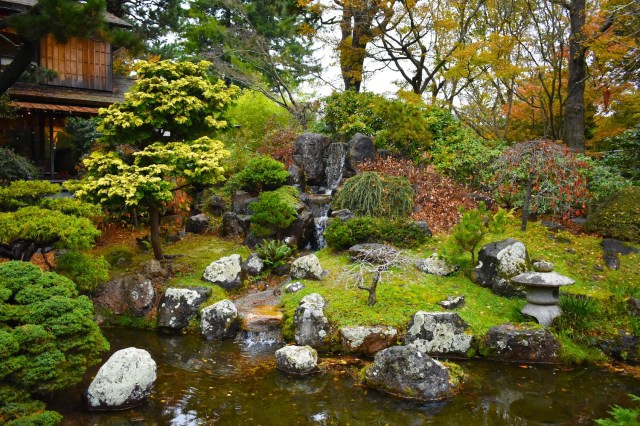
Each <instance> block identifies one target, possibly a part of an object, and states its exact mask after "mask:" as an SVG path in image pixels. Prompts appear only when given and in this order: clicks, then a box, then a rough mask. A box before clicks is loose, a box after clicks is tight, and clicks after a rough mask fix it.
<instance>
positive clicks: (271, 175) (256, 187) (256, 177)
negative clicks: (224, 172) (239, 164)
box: [225, 156, 289, 194]
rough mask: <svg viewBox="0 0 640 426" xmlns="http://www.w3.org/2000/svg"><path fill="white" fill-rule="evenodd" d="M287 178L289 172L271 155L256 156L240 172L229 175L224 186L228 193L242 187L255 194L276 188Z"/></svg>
mask: <svg viewBox="0 0 640 426" xmlns="http://www.w3.org/2000/svg"><path fill="white" fill-rule="evenodd" d="M288 178H289V172H287V171H286V170H285V168H284V164H282V163H281V162H279V161H276V160H274V159H273V158H271V157H266V156H258V157H255V158H252V159H251V160H250V161H249V164H247V166H246V167H245V168H244V169H242V170H241V171H240V172H238V173H236V174H235V175H233V176H231V177H230V178H229V180H228V181H227V184H226V185H225V188H226V190H227V191H228V192H230V193H233V192H234V191H236V190H238V189H244V190H246V191H249V192H251V193H254V194H256V193H259V192H260V191H263V190H274V189H277V188H279V187H280V186H282V185H284V184H285V182H286V181H287V179H288Z"/></svg>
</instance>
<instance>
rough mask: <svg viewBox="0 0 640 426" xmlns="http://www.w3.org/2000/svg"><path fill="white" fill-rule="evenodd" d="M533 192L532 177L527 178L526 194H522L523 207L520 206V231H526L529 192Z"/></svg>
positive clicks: (529, 201)
mask: <svg viewBox="0 0 640 426" xmlns="http://www.w3.org/2000/svg"><path fill="white" fill-rule="evenodd" d="M532 191H533V176H529V181H528V182H527V192H526V194H524V205H523V206H522V223H521V224H520V230H521V231H526V230H527V221H528V220H529V206H530V205H531V192H532Z"/></svg>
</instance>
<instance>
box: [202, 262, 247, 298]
mask: <svg viewBox="0 0 640 426" xmlns="http://www.w3.org/2000/svg"><path fill="white" fill-rule="evenodd" d="M241 272H242V259H241V258H240V255H239V254H232V255H231V256H226V257H222V258H220V259H218V260H216V261H214V262H211V264H210V265H209V266H207V268H206V269H205V270H204V273H203V274H202V279H203V280H204V281H207V282H210V283H213V284H217V285H219V286H220V287H222V288H224V289H225V290H235V289H237V288H238V287H240V284H242V281H241V279H240V273H241Z"/></svg>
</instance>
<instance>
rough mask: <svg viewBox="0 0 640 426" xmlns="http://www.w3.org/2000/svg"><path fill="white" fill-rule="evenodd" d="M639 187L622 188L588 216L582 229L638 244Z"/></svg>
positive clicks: (639, 220) (639, 233)
mask: <svg viewBox="0 0 640 426" xmlns="http://www.w3.org/2000/svg"><path fill="white" fill-rule="evenodd" d="M639 198H640V186H630V187H627V188H622V189H620V190H619V191H617V192H616V193H614V194H613V195H612V196H611V197H609V198H608V199H606V200H605V201H604V202H603V203H602V204H601V205H600V207H599V208H598V209H597V210H596V211H595V213H593V214H592V215H591V216H589V219H588V220H587V222H586V223H585V225H584V227H585V229H586V230H587V231H589V232H597V233H599V234H602V235H604V236H605V237H611V238H616V239H618V240H623V241H631V242H634V243H640V203H638V199H639Z"/></svg>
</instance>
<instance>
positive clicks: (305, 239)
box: [283, 210, 316, 249]
mask: <svg viewBox="0 0 640 426" xmlns="http://www.w3.org/2000/svg"><path fill="white" fill-rule="evenodd" d="M315 232H316V225H315V222H314V220H313V213H311V212H310V211H309V210H303V211H302V212H300V213H298V218H297V219H296V220H294V221H293V223H292V224H291V226H289V228H287V230H286V231H285V232H284V233H283V235H286V236H287V237H293V238H294V239H295V241H296V243H297V245H298V248H299V249H304V248H305V247H306V246H308V245H309V244H311V243H312V241H315ZM287 237H285V238H287Z"/></svg>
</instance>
